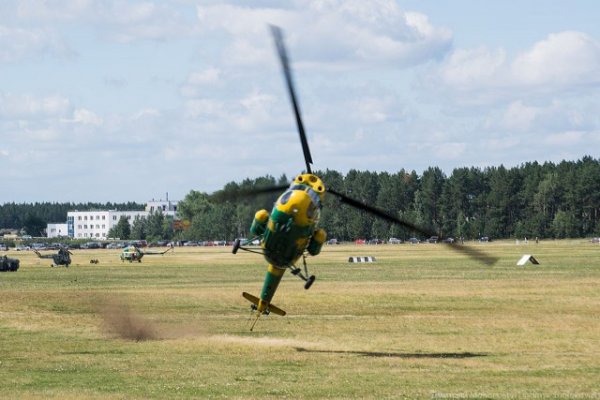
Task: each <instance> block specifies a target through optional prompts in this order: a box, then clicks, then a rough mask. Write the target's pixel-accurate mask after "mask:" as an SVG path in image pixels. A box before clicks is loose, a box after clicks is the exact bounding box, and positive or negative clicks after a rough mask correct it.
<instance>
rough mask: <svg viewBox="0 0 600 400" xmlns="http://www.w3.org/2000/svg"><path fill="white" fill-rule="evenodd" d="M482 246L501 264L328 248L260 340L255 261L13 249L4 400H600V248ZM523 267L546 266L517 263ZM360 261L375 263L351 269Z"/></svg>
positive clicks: (582, 244)
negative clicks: (53, 260) (253, 310)
mask: <svg viewBox="0 0 600 400" xmlns="http://www.w3.org/2000/svg"><path fill="white" fill-rule="evenodd" d="M476 246H477V247H478V248H480V249H485V250H486V251H488V252H489V253H491V254H493V255H495V256H497V257H499V262H498V263H497V264H496V265H495V266H493V267H488V266H484V265H480V264H478V263H477V262H476V261H475V260H473V259H469V258H467V257H465V256H463V255H462V254H461V253H458V252H455V251H451V250H449V249H447V248H446V247H444V246H441V245H404V244H403V245H379V246H353V245H352V246H343V245H342V246H329V247H325V248H324V250H323V253H322V254H321V255H320V256H318V257H315V258H311V259H310V264H309V266H310V268H311V272H314V273H316V275H317V281H316V282H315V284H314V286H313V287H312V288H311V289H310V290H309V291H305V290H304V289H303V287H302V282H300V280H298V279H297V278H295V277H293V276H291V275H288V276H286V277H284V280H283V281H282V283H281V285H280V288H279V290H278V292H277V294H276V296H275V298H274V303H275V304H276V305H278V306H279V307H281V308H283V309H284V310H286V311H287V312H288V315H287V316H286V317H283V318H281V317H278V316H268V317H262V318H261V319H260V320H259V321H258V324H257V327H256V330H255V331H254V332H249V331H248V327H249V317H250V312H249V303H247V302H246V301H245V300H244V299H243V298H242V297H241V292H242V291H248V292H250V293H254V294H258V293H259V292H260V289H261V286H262V279H263V277H264V274H265V263H264V260H263V259H262V258H261V257H260V256H256V255H252V254H238V255H236V256H234V255H232V254H231V253H230V250H229V249H223V248H194V249H187V248H181V249H179V248H177V249H176V250H175V253H174V254H169V253H167V254H165V255H164V256H154V257H150V256H147V257H145V258H144V259H143V262H142V263H141V264H138V263H133V264H129V263H121V261H120V260H119V259H118V254H119V252H118V251H109V250H102V251H100V250H96V251H94V250H90V251H84V250H81V251H75V254H74V256H73V261H74V264H73V265H72V266H71V268H69V269H65V268H62V267H61V268H50V267H49V266H48V265H47V264H48V263H47V261H48V260H40V259H38V258H35V256H34V255H33V254H32V253H29V252H27V253H23V252H15V253H10V254H9V255H10V256H12V257H18V258H20V259H21V269H19V271H17V272H15V273H8V272H5V273H1V274H0V339H1V340H0V398H14V399H27V398H40V399H42V398H44V399H45V398H60V399H69V398H102V399H107V398H108V399H113V398H114V399H124V398H127V399H146V398H157V399H159V398H161V399H162V398H170V399H171V398H243V399H245V398H273V399H276V398H277V399H279V398H284V397H287V398H294V399H296V398H307V399H310V398H335V399H345V398H371V399H385V398H389V399H396V398H411V399H412V398H427V399H432V398H433V399H435V398H438V399H442V398H490V399H522V398H534V399H563V398H564V399H571V398H578V399H600V379H599V377H600V247H599V246H598V245H592V244H590V243H589V242H586V241H584V240H580V241H557V242H541V243H540V244H538V245H535V244H533V243H530V244H529V245H527V246H526V245H523V244H521V245H519V246H517V245H515V244H514V243H510V242H499V243H489V244H485V245H484V244H481V245H476ZM523 254H533V255H535V256H536V258H537V259H538V260H540V262H541V265H540V266H533V265H531V264H528V265H527V266H525V267H517V266H516V262H517V260H518V259H519V258H520V256H521V255H523ZM359 255H371V256H375V257H377V262H376V263H373V264H351V263H348V262H347V259H348V257H349V256H359ZM93 258H95V259H98V260H99V261H100V264H98V265H93V264H90V263H89V260H90V259H93ZM136 339H142V340H139V341H136Z"/></svg>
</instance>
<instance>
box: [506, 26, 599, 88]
mask: <svg viewBox="0 0 600 400" xmlns="http://www.w3.org/2000/svg"><path fill="white" fill-rule="evenodd" d="M510 68H511V72H512V76H513V77H514V81H515V83H516V84H520V85H525V86H542V85H544V86H546V85H549V86H551V87H569V86H572V85H580V84H590V85H598V84H600V42H598V41H597V40H594V39H593V38H591V37H590V36H588V35H586V34H584V33H582V32H569V31H567V32H560V33H553V34H550V35H548V37H547V38H546V39H545V40H542V41H540V42H537V43H536V44H535V45H534V46H533V47H532V48H531V49H529V50H528V51H526V52H524V53H522V54H520V55H519V56H518V57H517V58H515V60H514V61H513V62H512V64H511V66H510Z"/></svg>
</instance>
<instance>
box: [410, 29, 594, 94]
mask: <svg viewBox="0 0 600 400" xmlns="http://www.w3.org/2000/svg"><path fill="white" fill-rule="evenodd" d="M422 84H423V86H424V87H425V88H427V90H432V91H434V92H438V93H439V92H440V91H441V92H445V93H446V94H447V95H451V96H453V97H454V98H455V99H456V100H458V101H460V102H463V103H490V102H496V101H503V100H507V99H511V98H515V97H517V98H525V97H528V96H540V95H544V96H547V95H548V94H553V93H565V92H570V91H573V90H578V91H584V92H585V91H587V92H592V91H595V90H596V89H597V87H598V86H599V85H600V42H599V41H597V40H595V39H594V38H592V37H590V36H589V35H586V34H585V33H582V32H571V31H567V32H559V33H553V34H550V35H548V37H547V38H546V39H544V40H541V41H539V42H537V43H535V44H534V45H533V46H531V47H530V48H529V49H527V50H524V51H523V52H521V53H520V54H519V55H518V56H516V57H514V58H513V59H510V58H509V57H508V56H507V53H506V51H505V50H504V49H502V48H500V49H495V50H491V49H488V48H486V47H479V48H476V49H456V50H454V51H453V52H452V53H450V54H449V55H448V56H447V57H446V59H445V60H444V61H443V62H442V63H441V64H440V65H439V66H437V67H435V68H434V69H433V71H429V73H428V74H427V75H426V76H424V77H423V78H422Z"/></svg>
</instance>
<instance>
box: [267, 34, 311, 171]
mask: <svg viewBox="0 0 600 400" xmlns="http://www.w3.org/2000/svg"><path fill="white" fill-rule="evenodd" d="M271 33H272V34H273V39H274V40H275V46H276V47H277V53H278V55H279V60H280V61H281V67H282V69H283V75H284V76H285V81H286V84H287V89H288V93H289V95H290V100H291V102H292V107H293V108H294V115H295V116H296V124H297V125H298V133H299V134H300V142H301V143H302V151H303V152H304V161H305V162H306V172H307V173H309V174H311V173H312V171H311V168H310V165H311V164H312V163H313V160H312V157H311V155H310V149H309V148H308V141H307V140H306V133H305V132H304V124H303V123H302V117H301V116H300V107H299V106H298V101H297V100H296V92H295V90H294V84H293V81H292V71H291V69H290V65H289V60H288V56H287V52H286V50H285V45H284V44H283V33H282V31H281V28H279V27H278V26H275V25H271Z"/></svg>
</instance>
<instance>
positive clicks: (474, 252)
mask: <svg viewBox="0 0 600 400" xmlns="http://www.w3.org/2000/svg"><path fill="white" fill-rule="evenodd" d="M327 192H329V193H331V194H333V195H334V196H337V197H338V198H339V199H340V201H341V202H342V203H344V204H347V205H349V206H351V207H354V208H357V209H359V210H363V211H366V212H368V213H370V214H373V215H375V216H377V217H379V218H381V219H384V220H386V221H388V222H391V223H393V224H398V225H400V226H403V227H405V228H408V229H410V230H413V231H415V232H419V233H420V234H423V235H425V236H436V233H435V232H432V231H430V230H428V229H424V228H422V227H419V226H417V225H415V224H412V223H410V222H408V221H404V220H401V219H400V218H398V217H395V216H393V215H391V214H389V213H387V212H385V211H383V210H380V209H378V208H375V207H372V206H370V205H368V204H364V203H362V202H360V201H358V200H354V199H353V198H350V197H348V196H346V195H345V194H342V193H340V192H336V191H335V190H333V189H329V188H328V189H327ZM447 245H448V246H450V247H451V248H452V249H454V250H457V251H459V252H461V253H463V254H466V255H468V256H469V257H473V258H475V259H476V260H478V261H480V262H482V263H484V264H486V265H493V264H495V263H496V262H497V261H498V258H496V257H493V256H490V255H489V254H486V253H485V252H483V251H481V250H479V249H475V248H473V247H469V246H467V245H453V244H450V243H448V244H447Z"/></svg>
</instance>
